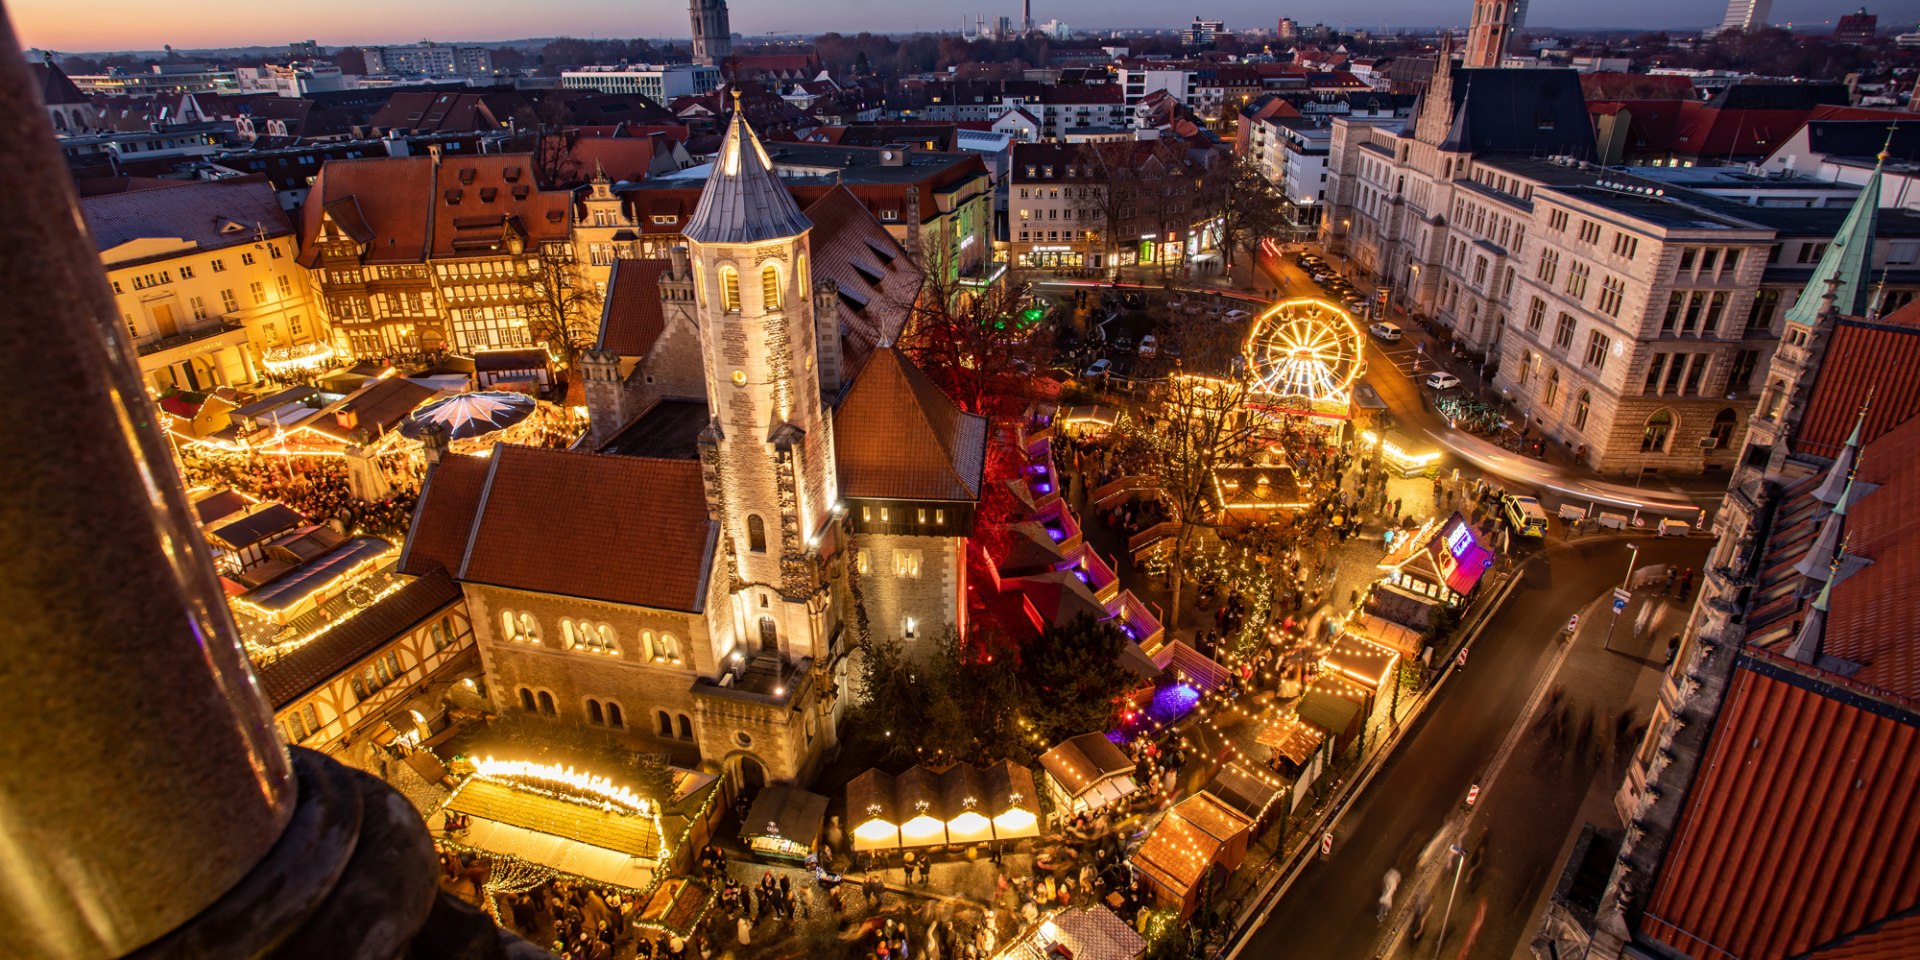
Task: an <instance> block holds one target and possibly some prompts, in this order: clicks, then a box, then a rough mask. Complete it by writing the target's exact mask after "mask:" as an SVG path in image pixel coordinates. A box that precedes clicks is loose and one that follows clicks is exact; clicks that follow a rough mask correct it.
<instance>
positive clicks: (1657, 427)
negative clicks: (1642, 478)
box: [1640, 409, 1673, 453]
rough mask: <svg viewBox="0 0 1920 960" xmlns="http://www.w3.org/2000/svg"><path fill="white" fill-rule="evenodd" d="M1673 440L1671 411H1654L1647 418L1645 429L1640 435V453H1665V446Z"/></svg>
mask: <svg viewBox="0 0 1920 960" xmlns="http://www.w3.org/2000/svg"><path fill="white" fill-rule="evenodd" d="M1672 439H1673V411H1671V410H1666V409H1661V410H1655V411H1654V412H1653V416H1651V417H1648V418H1647V427H1646V429H1645V430H1643V431H1641V433H1640V452H1641V453H1666V452H1667V444H1668V443H1669V442H1670V441H1672Z"/></svg>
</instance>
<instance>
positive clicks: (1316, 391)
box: [1245, 298, 1362, 414]
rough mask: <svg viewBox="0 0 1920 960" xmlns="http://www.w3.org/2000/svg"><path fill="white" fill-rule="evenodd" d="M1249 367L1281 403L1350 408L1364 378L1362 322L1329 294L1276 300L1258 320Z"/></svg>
mask: <svg viewBox="0 0 1920 960" xmlns="http://www.w3.org/2000/svg"><path fill="white" fill-rule="evenodd" d="M1245 354H1246V358H1247V369H1248V371H1249V372H1250V373H1251V375H1252V377H1253V379H1254V383H1255V385H1256V387H1257V389H1258V390H1259V391H1260V392H1261V393H1262V394H1264V395H1265V399H1266V400H1267V401H1268V402H1270V403H1272V404H1274V405H1275V406H1279V407H1287V408H1294V409H1300V410H1303V411H1319V412H1339V413H1342V414H1344V413H1345V412H1346V406H1347V404H1348V402H1349V401H1350V400H1351V398H1352V391H1353V382H1354V381H1355V380H1358V379H1359V378H1360V373H1361V369H1362V362H1361V354H1360V328H1359V326H1358V325H1357V324H1355V323H1354V321H1353V317H1352V315H1351V314H1348V313H1347V312H1346V311H1345V310H1342V309H1340V308H1339V307H1337V306H1335V305H1333V304H1331V303H1328V302H1327V301H1325V300H1318V299H1313V298H1301V299H1297V300H1287V301H1284V302H1282V303H1277V304H1274V305H1273V306H1272V307H1270V308H1268V309H1267V311H1266V312H1265V313H1263V314H1261V315H1260V317H1259V319H1257V320H1255V321H1254V324H1253V329H1252V330H1251V331H1249V332H1248V334H1247V342H1246V347H1245Z"/></svg>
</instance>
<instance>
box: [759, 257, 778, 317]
mask: <svg viewBox="0 0 1920 960" xmlns="http://www.w3.org/2000/svg"><path fill="white" fill-rule="evenodd" d="M760 302H761V304H762V306H764V307H765V308H766V309H768V310H778V309H780V268H779V267H776V266H774V265H773V264H771V263H769V264H767V265H766V266H764V267H761V268H760Z"/></svg>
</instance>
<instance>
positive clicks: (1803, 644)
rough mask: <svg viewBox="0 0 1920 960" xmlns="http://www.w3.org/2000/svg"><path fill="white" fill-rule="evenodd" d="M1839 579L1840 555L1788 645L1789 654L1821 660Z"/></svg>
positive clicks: (1806, 661) (1811, 660) (1834, 559)
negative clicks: (1821, 647)
mask: <svg viewBox="0 0 1920 960" xmlns="http://www.w3.org/2000/svg"><path fill="white" fill-rule="evenodd" d="M1839 579H1840V557H1838V556H1836V557H1834V558H1833V565H1832V567H1831V569H1829V570H1828V572H1827V582H1826V583H1825V584H1824V585H1823V586H1821V587H1820V595H1819V596H1818V597H1815V598H1814V601H1813V609H1811V610H1808V611H1807V619H1806V620H1804V621H1802V622H1801V624H1800V632H1799V633H1798V634H1797V635H1795V636H1794V638H1793V642H1792V643H1790V644H1788V645H1787V656H1789V657H1792V658H1793V659H1795V660H1797V661H1799V662H1801V663H1818V662H1819V661H1820V646H1821V644H1822V643H1823V642H1824V641H1825V640H1826V637H1827V611H1828V610H1830V609H1832V608H1833V584H1834V581H1836V580H1839Z"/></svg>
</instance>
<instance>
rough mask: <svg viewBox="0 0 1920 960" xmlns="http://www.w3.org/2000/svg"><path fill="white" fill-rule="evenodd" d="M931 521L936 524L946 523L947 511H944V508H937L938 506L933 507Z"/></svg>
mask: <svg viewBox="0 0 1920 960" xmlns="http://www.w3.org/2000/svg"><path fill="white" fill-rule="evenodd" d="M933 522H934V523H936V524H944V523H946V522H947V511H945V510H941V509H938V508H936V509H935V510H934V511H933Z"/></svg>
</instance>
